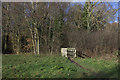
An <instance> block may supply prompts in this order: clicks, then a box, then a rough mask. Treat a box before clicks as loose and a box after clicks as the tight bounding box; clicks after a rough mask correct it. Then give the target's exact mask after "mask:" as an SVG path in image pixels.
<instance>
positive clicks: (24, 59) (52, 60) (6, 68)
mask: <svg viewBox="0 0 120 80" xmlns="http://www.w3.org/2000/svg"><path fill="white" fill-rule="evenodd" d="M2 59H3V60H2V77H3V78H99V77H104V78H117V77H118V74H117V62H116V61H115V60H112V61H107V60H98V59H94V58H91V59H87V58H86V59H81V58H75V59H74V60H75V61H76V62H78V63H79V64H80V65H82V66H84V67H86V68H89V69H91V70H93V71H95V72H97V73H98V75H94V74H93V73H91V72H89V71H87V70H85V69H82V68H80V67H78V66H76V65H75V64H73V63H71V62H70V61H69V60H68V59H67V58H65V57H62V56H60V55H3V56H2Z"/></svg>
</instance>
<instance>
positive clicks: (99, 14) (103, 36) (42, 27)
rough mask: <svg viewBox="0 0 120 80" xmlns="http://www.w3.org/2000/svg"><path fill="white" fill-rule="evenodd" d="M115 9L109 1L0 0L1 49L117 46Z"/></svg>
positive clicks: (19, 51) (108, 49)
mask: <svg viewBox="0 0 120 80" xmlns="http://www.w3.org/2000/svg"><path fill="white" fill-rule="evenodd" d="M116 12H117V9H114V8H113V7H112V5H110V3H105V2H86V3H60V2H54V3H53V2H34V3H33V2H29V3H12V2H11V3H10V2H9V3H4V2H3V3H2V25H3V26H2V31H3V32H2V52H3V53H8V54H10V53H15V54H24V53H31V54H41V53H50V54H53V53H58V52H60V49H61V48H62V47H75V48H76V49H77V50H78V51H80V52H86V53H87V54H90V53H91V54H94V53H95V54H103V53H113V52H114V51H116V50H117V36H118V34H117V31H118V24H117V23H113V24H110V21H114V20H115V18H116V15H115V14H116Z"/></svg>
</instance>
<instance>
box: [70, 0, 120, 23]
mask: <svg viewBox="0 0 120 80" xmlns="http://www.w3.org/2000/svg"><path fill="white" fill-rule="evenodd" d="M84 1H86V0H84ZM82 4H83V5H84V2H82ZM110 4H111V5H112V7H113V8H115V9H118V4H119V5H120V2H119V3H118V2H110ZM72 5H73V6H74V4H72ZM119 13H120V11H119ZM119 15H120V14H119ZM114 22H118V11H117V13H116V19H115V21H114ZM110 23H113V22H110Z"/></svg>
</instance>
